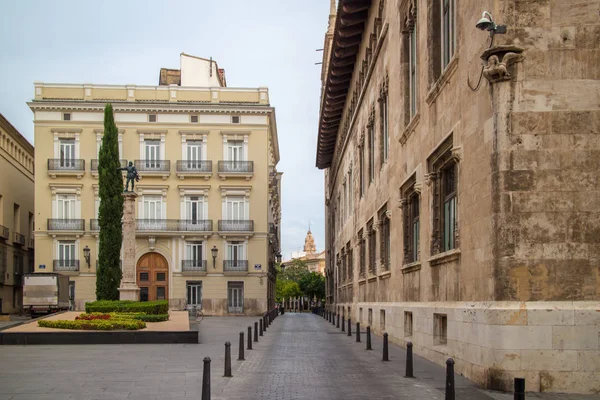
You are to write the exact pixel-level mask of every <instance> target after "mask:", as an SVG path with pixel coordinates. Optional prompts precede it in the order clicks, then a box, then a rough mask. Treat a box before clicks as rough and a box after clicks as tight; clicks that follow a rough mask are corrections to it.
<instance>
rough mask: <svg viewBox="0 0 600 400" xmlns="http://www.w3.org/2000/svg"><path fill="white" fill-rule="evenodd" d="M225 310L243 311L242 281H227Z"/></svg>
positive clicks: (232, 311)
mask: <svg viewBox="0 0 600 400" xmlns="http://www.w3.org/2000/svg"><path fill="white" fill-rule="evenodd" d="M227 306H228V307H227V309H228V310H227V311H228V312H230V313H243V312H244V282H227Z"/></svg>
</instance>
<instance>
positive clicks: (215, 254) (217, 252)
mask: <svg viewBox="0 0 600 400" xmlns="http://www.w3.org/2000/svg"><path fill="white" fill-rule="evenodd" d="M210 252H211V253H212V258H213V268H217V254H219V249H217V246H213V248H212V249H210Z"/></svg>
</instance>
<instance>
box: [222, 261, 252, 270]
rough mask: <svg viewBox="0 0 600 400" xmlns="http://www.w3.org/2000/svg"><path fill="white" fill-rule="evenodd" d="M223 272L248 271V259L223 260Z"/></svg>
mask: <svg viewBox="0 0 600 400" xmlns="http://www.w3.org/2000/svg"><path fill="white" fill-rule="evenodd" d="M223 271H225V272H248V260H223Z"/></svg>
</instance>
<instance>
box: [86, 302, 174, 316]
mask: <svg viewBox="0 0 600 400" xmlns="http://www.w3.org/2000/svg"><path fill="white" fill-rule="evenodd" d="M85 311H86V312H87V313H94V312H100V313H110V312H118V313H142V314H167V313H168V312H169V301H168V300H157V301H143V302H140V301H130V300H123V301H121V300H114V301H113V300H99V301H94V302H91V303H85Z"/></svg>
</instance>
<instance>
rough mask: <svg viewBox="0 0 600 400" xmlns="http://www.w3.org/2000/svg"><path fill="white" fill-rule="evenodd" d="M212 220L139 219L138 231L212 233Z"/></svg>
mask: <svg viewBox="0 0 600 400" xmlns="http://www.w3.org/2000/svg"><path fill="white" fill-rule="evenodd" d="M212 228H213V222H212V220H211V219H198V220H193V219H138V220H137V230H138V231H142V232H144V231H174V232H210V231H212Z"/></svg>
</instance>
